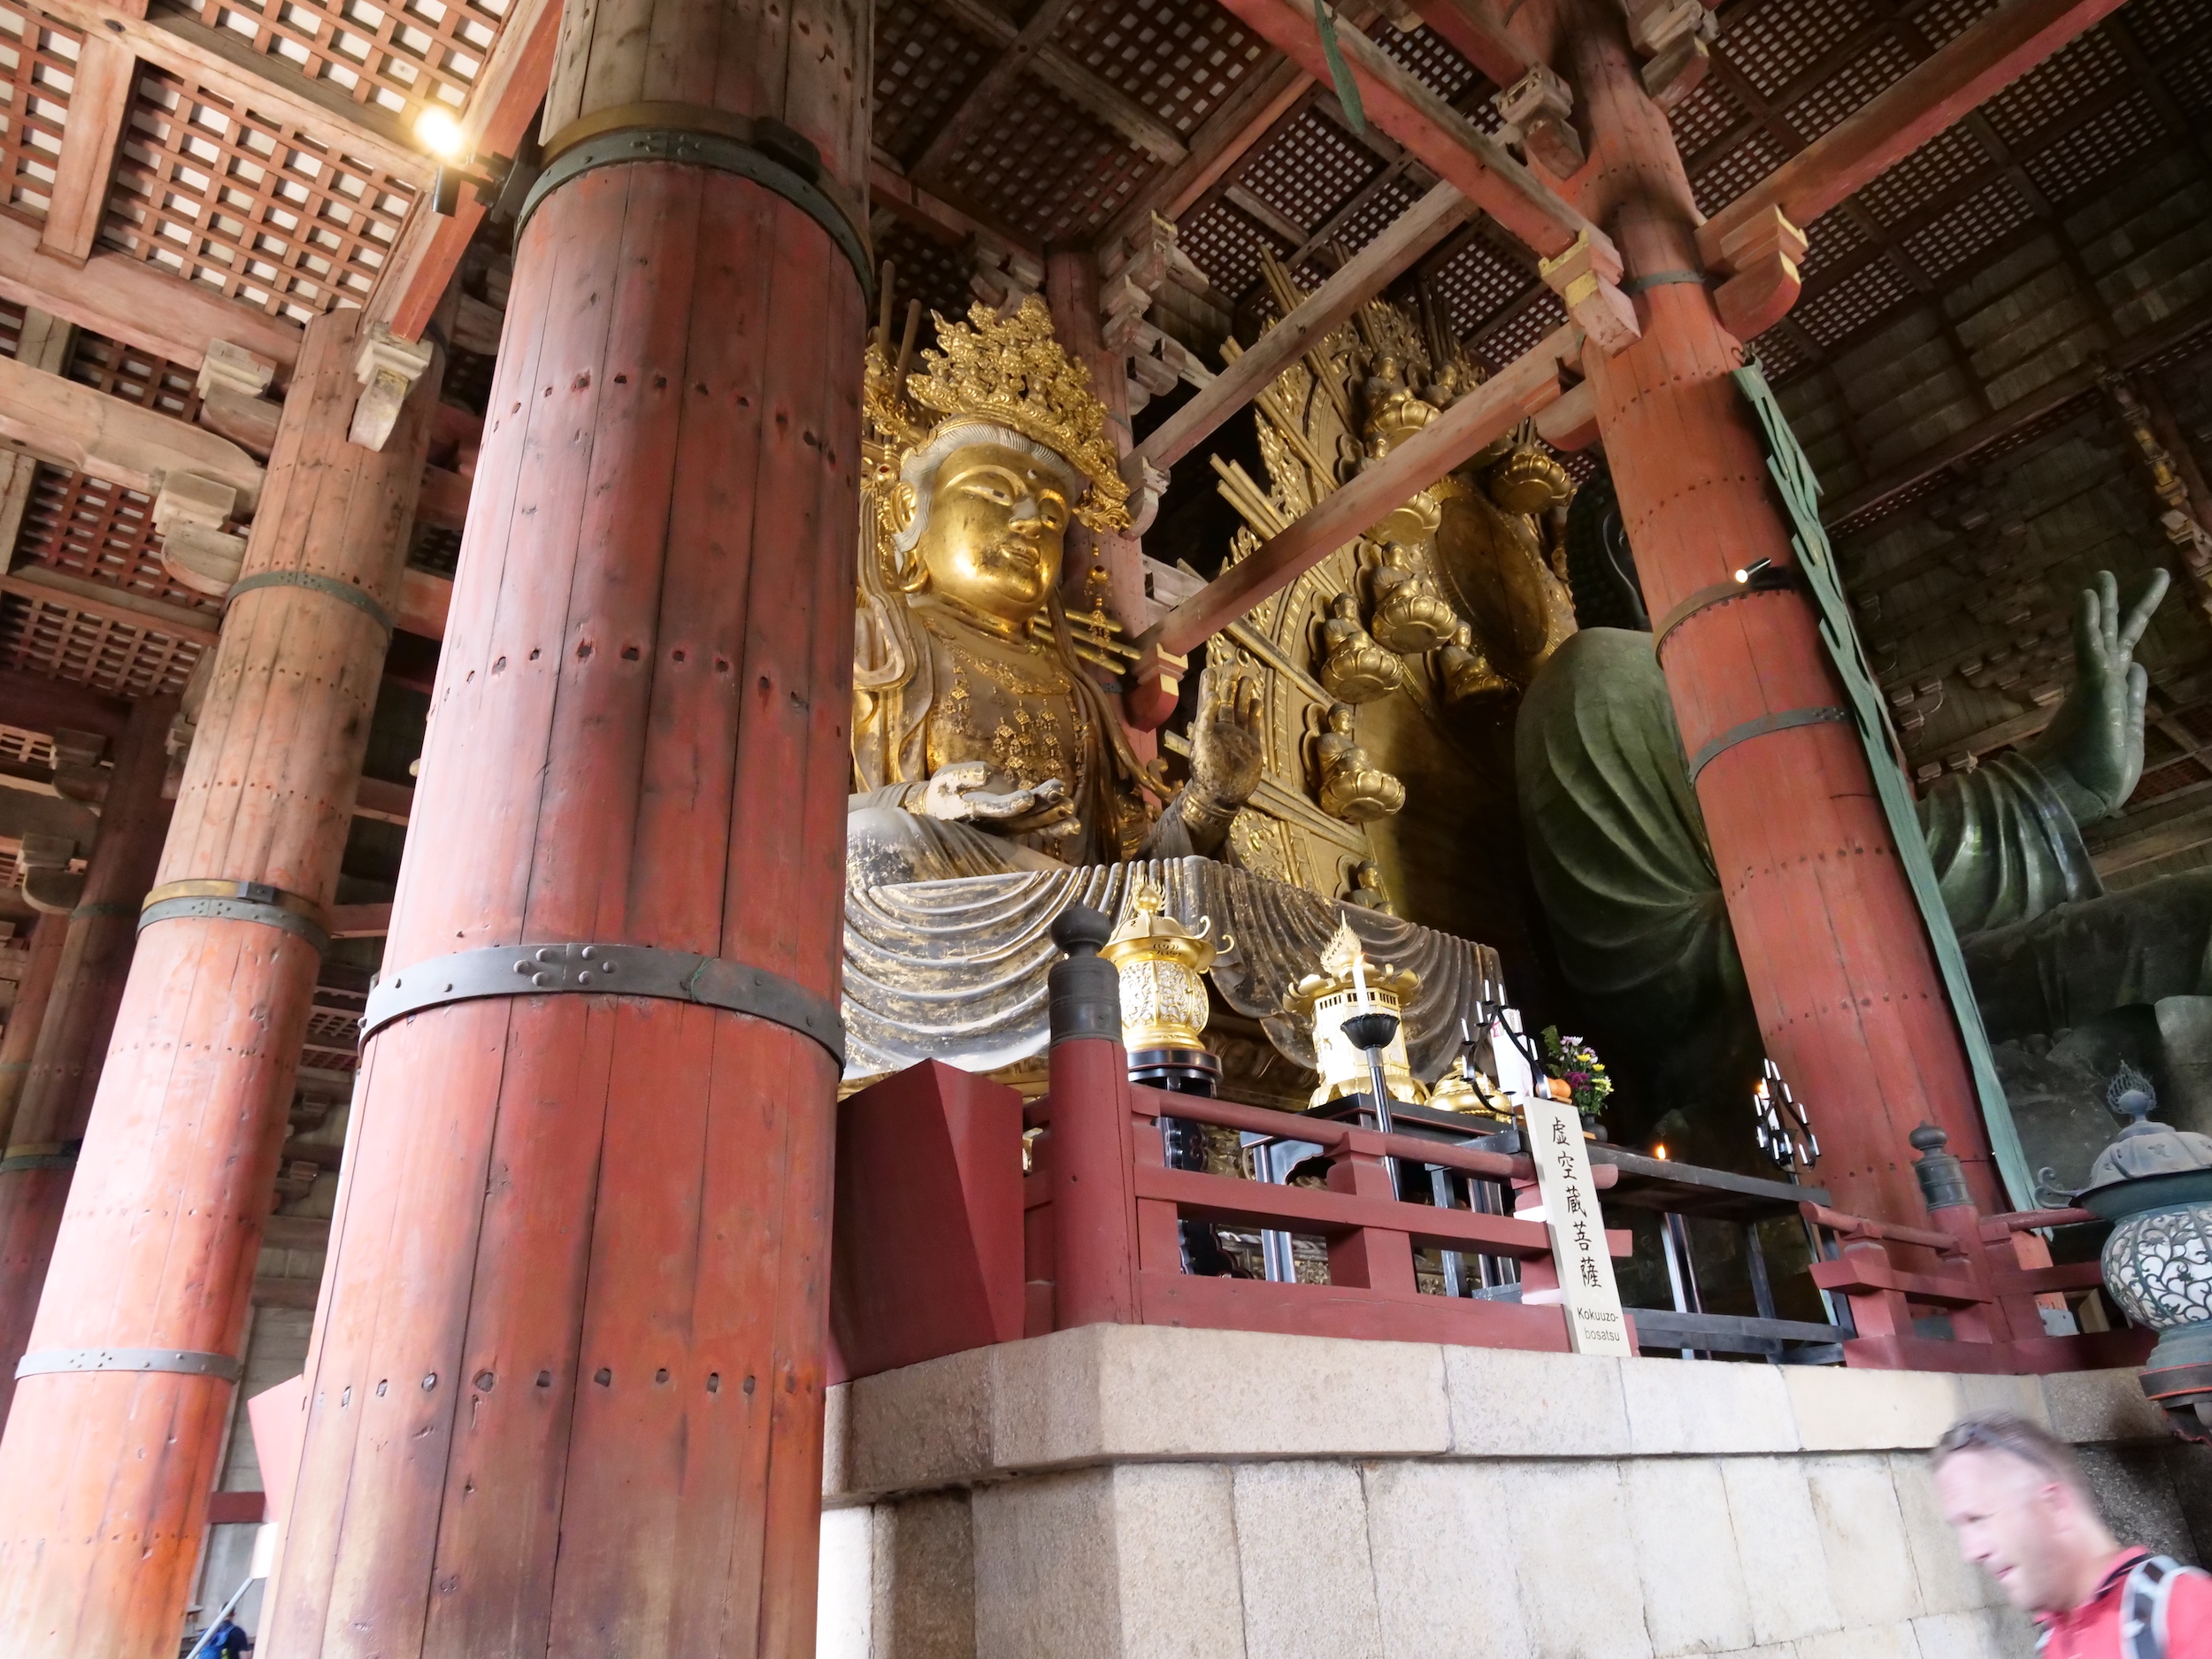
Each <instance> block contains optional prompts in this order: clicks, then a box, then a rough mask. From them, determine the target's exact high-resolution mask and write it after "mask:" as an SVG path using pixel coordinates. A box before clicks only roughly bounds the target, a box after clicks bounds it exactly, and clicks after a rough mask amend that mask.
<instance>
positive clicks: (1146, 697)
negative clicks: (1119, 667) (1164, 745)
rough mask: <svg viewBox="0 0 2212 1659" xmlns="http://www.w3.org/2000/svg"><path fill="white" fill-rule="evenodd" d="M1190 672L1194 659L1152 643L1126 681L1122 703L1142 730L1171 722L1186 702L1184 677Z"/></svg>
mask: <svg viewBox="0 0 2212 1659" xmlns="http://www.w3.org/2000/svg"><path fill="white" fill-rule="evenodd" d="M1188 672H1190V658H1189V657H1182V656H1179V655H1177V654H1176V653H1175V652H1173V651H1170V650H1165V649H1162V648H1161V646H1160V644H1159V643H1158V641H1152V642H1150V643H1148V644H1147V645H1146V646H1145V648H1144V650H1143V652H1142V653H1141V655H1140V656H1139V657H1138V658H1137V660H1136V661H1135V662H1134V663H1132V664H1130V665H1129V673H1128V676H1127V678H1126V679H1125V680H1124V681H1123V684H1122V692H1121V703H1122V708H1123V710H1125V712H1126V713H1127V714H1128V716H1129V724H1130V725H1132V726H1135V727H1136V728H1137V729H1138V730H1139V731H1140V732H1156V731H1158V730H1159V729H1160V728H1161V727H1162V726H1164V725H1166V724H1167V718H1168V716H1170V715H1171V714H1173V713H1174V712H1175V705H1176V704H1177V703H1179V702H1180V701H1182V696H1183V676H1184V675H1185V674H1187V673H1188Z"/></svg>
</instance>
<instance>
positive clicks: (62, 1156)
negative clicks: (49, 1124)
mask: <svg viewBox="0 0 2212 1659" xmlns="http://www.w3.org/2000/svg"><path fill="white" fill-rule="evenodd" d="M83 1148H84V1142H83V1141H81V1140H80V1141H17V1142H16V1143H15V1145H13V1146H12V1147H10V1148H8V1149H7V1150H6V1151H5V1152H4V1153H0V1175H13V1174H15V1173H17V1172H18V1171H22V1170H73V1169H75V1168H76V1167H77V1154H78V1153H79V1152H80V1151H81V1150H82V1149H83Z"/></svg>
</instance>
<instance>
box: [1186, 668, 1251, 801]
mask: <svg viewBox="0 0 2212 1659" xmlns="http://www.w3.org/2000/svg"><path fill="white" fill-rule="evenodd" d="M1262 761H1263V753H1262V749H1261V743H1260V687H1259V681H1258V680H1257V678H1256V676H1254V675H1250V674H1246V673H1242V672H1230V671H1227V670H1223V669H1217V668H1214V667H1212V666H1210V665H1209V666H1208V668H1207V669H1206V672H1204V673H1203V674H1202V675H1201V676H1200V678H1199V682H1198V713H1197V716H1196V718H1194V719H1193V720H1192V721H1191V732H1190V780H1191V787H1192V788H1193V789H1194V790H1196V791H1197V792H1198V794H1199V795H1202V797H1203V798H1204V799H1205V800H1206V801H1207V802H1209V803H1211V804H1212V805H1214V806H1216V807H1220V808H1225V809H1228V810H1235V809H1236V808H1238V807H1240V806H1242V805H1243V804H1244V803H1246V802H1247V801H1248V800H1250V799H1251V798H1252V792H1253V791H1254V790H1255V789H1256V788H1258V787H1260V770H1261V763H1262Z"/></svg>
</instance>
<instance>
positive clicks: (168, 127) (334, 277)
mask: <svg viewBox="0 0 2212 1659" xmlns="http://www.w3.org/2000/svg"><path fill="white" fill-rule="evenodd" d="M414 197H415V192H414V190H413V188H412V187H411V186H410V185H408V184H407V183H405V182H404V181H403V180H398V179H395V178H393V177H391V176H390V175H388V174H387V173H382V172H380V170H378V169H377V168H376V167H374V166H373V165H368V164H366V163H364V162H360V161H357V160H355V159H353V158H351V157H348V156H346V155H344V154H343V153H342V151H339V150H334V149H332V148H331V147H330V146H328V145H326V144H324V143H322V142H319V141H317V140H315V139H313V138H311V137H309V136H308V135H307V134H304V133H301V132H298V131H296V130H294V129H292V128H288V127H285V126H283V125H282V124H281V123H280V122H278V121H275V120H273V119H269V118H267V117H265V116H262V115H259V114H257V113H255V112H254V111H252V110H250V109H239V108H235V107H234V106H232V105H231V104H229V103H227V101H225V100H223V99H220V98H218V97H216V96H214V95H213V94H211V93H209V92H208V91H206V90H205V89H204V88H195V87H191V86H188V85H187V84H186V83H185V82H183V81H180V80H179V79H178V78H177V77H175V76H173V75H171V74H168V73H165V72H164V71H160V70H157V69H152V68H150V67H149V66H147V65H140V66H139V81H138V90H137V95H136V96H135V97H134V99H133V101H132V105H131V118H130V123H129V125H128V127H127V128H126V129H125V133H124V142H123V146H122V153H121V155H120V156H119V157H118V160H117V163H116V169H115V182H114V185H113V188H111V190H110V192H109V196H108V206H107V213H106V217H105V218H104V219H103V220H102V222H101V226H100V241H101V242H102V243H103V244H104V246H106V247H109V248H112V249H114V250H117V251H119V252H122V253H127V254H129V255H130V256H131V257H134V258H137V259H142V260H145V261H146V262H147V263H148V264H150V265H157V266H159V267H160V268H162V269H164V270H166V271H169V272H172V273H174V274H176V275H178V276H181V277H185V278H188V279H189V280H192V281H195V282H205V283H208V284H210V285H211V286H212V287H215V288H220V289H221V290H222V291H223V292H224V293H225V294H226V295H228V296H231V297H232V298H234V299H237V300H240V301H242V302H244V303H247V304H250V305H253V306H256V307H257V308H258V309H259V310H261V311H267V312H270V313H272V314H274V315H277V316H281V317H288V318H290V319H292V320H294V321H296V322H300V323H304V322H306V321H307V319H309V318H311V317H313V316H316V315H318V314H319V313H320V312H323V311H329V310H330V309H331V308H332V307H333V306H334V305H337V304H338V303H340V302H342V301H348V302H351V303H360V302H361V301H363V300H365V299H366V298H367V296H368V293H369V290H370V288H373V286H374V284H375V281H376V277H377V273H378V272H379V271H380V270H381V269H382V268H383V265H384V261H385V259H386V258H387V257H388V255H389V253H390V251H391V248H392V244H393V242H395V241H396V239H397V237H398V235H399V227H400V223H401V221H402V220H403V219H405V217H406V215H407V211H408V209H409V207H410V206H411V205H412V204H413V202H414Z"/></svg>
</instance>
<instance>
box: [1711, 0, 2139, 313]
mask: <svg viewBox="0 0 2212 1659" xmlns="http://www.w3.org/2000/svg"><path fill="white" fill-rule="evenodd" d="M2119 8H2120V0H2008V4H2005V5H2003V6H2001V7H2000V8H1999V9H1998V10H1997V11H1995V12H1991V13H1990V14H1989V15H1988V16H1987V17H1985V18H1984V19H1981V21H1979V22H1978V23H1977V24H1975V25H1974V26H1973V27H1971V28H1970V29H1968V30H1967V31H1966V33H1965V34H1963V35H1960V36H1959V37H1958V38H1957V39H1956V40H1955V41H1953V42H1951V43H1950V44H1949V45H1948V46H1946V47H1945V48H1944V49H1943V50H1941V51H1939V52H1938V53H1936V55H1935V56H1934V57H1932V58H1929V59H1928V60H1927V61H1926V62H1925V63H1923V64H1921V65H1918V66H1916V68H1915V69H1913V71H1912V72H1911V73H1909V74H1907V75H1906V76H1905V77H1904V78H1903V79H1902V80H1901V81H1897V82H1895V83H1894V84H1893V85H1892V86H1891V87H1890V88H1888V89H1887V90H1886V91H1884V92H1882V93H1881V94H1879V95H1878V96H1876V97H1874V98H1872V99H1870V101H1869V102H1867V103H1866V104H1863V105H1862V106H1861V107H1860V108H1859V109H1858V110H1857V111H1855V113H1853V114H1852V115H1851V116H1849V117H1848V118H1847V119H1845V120H1843V121H1840V122H1839V123H1838V124H1837V125H1836V126H1834V127H1830V128H1829V129H1828V130H1827V131H1826V132H1825V133H1824V134H1821V135H1820V137H1819V138H1817V139H1816V140H1815V141H1814V142H1812V143H1811V144H1809V145H1808V146H1807V147H1806V148H1805V149H1803V150H1800V151H1799V152H1798V153H1797V154H1796V155H1794V156H1793V157H1790V159H1789V160H1787V161H1786V162H1784V163H1783V164H1782V165H1780V166H1778V167H1777V168H1776V169H1775V170H1774V171H1773V172H1772V173H1769V174H1768V175H1767V176H1766V177H1765V178H1764V179H1763V180H1760V182H1759V183H1757V184H1755V185H1754V186H1752V188H1750V189H1748V190H1746V191H1745V192H1744V193H1743V194H1742V195H1741V196H1738V197H1737V198H1736V199H1735V200H1734V201H1733V202H1731V203H1730V204H1728V205H1727V206H1726V207H1724V208H1723V209H1722V210H1721V211H1719V212H1717V213H1716V214H1714V215H1713V217H1712V218H1710V219H1707V220H1706V221H1705V223H1704V224H1703V225H1701V226H1700V227H1698V232H1697V249H1698V252H1699V254H1700V255H1701V256H1702V257H1703V258H1704V260H1705V263H1706V265H1707V266H1708V267H1709V268H1711V269H1719V270H1725V269H1729V268H1732V267H1731V266H1730V264H1729V260H1728V250H1727V243H1728V242H1729V241H1730V240H1731V238H1732V237H1733V236H1734V234H1735V233H1736V232H1737V231H1738V230H1740V228H1742V227H1745V226H1747V225H1749V224H1751V223H1752V222H1753V221H1754V220H1755V219H1757V218H1758V217H1759V216H1760V215H1761V214H1762V213H1763V212H1765V211H1767V210H1769V209H1770V208H1779V209H1780V210H1781V211H1782V213H1783V216H1784V217H1785V218H1786V219H1789V221H1790V222H1791V223H1792V224H1793V225H1796V226H1799V227H1805V226H1809V225H1810V224H1811V223H1812V222H1813V221H1814V220H1815V219H1818V218H1819V217H1820V216H1821V215H1822V214H1823V213H1825V212H1826V211H1828V210H1829V209H1830V208H1832V207H1834V206H1835V205H1836V204H1838V203H1839V202H1841V201H1843V200H1844V198H1845V197H1847V196H1850V195H1851V194H1852V193H1853V192H1854V191H1855V190H1857V189H1859V188H1862V187H1863V186H1864V185H1867V184H1869V183H1871V182H1872V181H1873V180H1875V179H1877V178H1878V177H1879V176H1880V175H1881V174H1882V173H1884V172H1885V171H1886V170H1887V169H1888V168H1890V167H1891V166H1893V165H1895V164H1896V163H1898V162H1900V161H1901V160H1903V159H1904V158H1905V157H1907V156H1909V155H1910V154H1911V153H1912V152H1913V151H1914V150H1917V149H1919V148H1920V146H1921V145H1923V144H1924V143H1926V142H1928V141H1929V140H1930V139H1932V138H1933V137H1934V136H1935V135H1936V134H1938V133H1940V132H1941V131H1943V129H1944V128H1946V127H1949V126H1950V125H1951V124H1952V123H1953V122H1954V121H1956V120H1957V119H1959V118H1960V117H1961V116H1962V115H1965V114H1967V113H1969V112H1970V111H1973V110H1975V109H1977V108H1978V107H1979V106H1980V105H1981V104H1984V103H1985V102H1986V101H1987V100H1988V99H1990V98H1992V97H1993V96H1996V95H1997V94H1998V93H1999V92H2001V91H2003V90H2004V88H2007V87H2008V86H2010V85H2011V84H2012V83H2013V82H2014V81H2017V80H2018V79H2019V78H2020V77H2021V76H2022V75H2024V74H2025V73H2028V71H2029V70H2031V69H2032V68H2034V67H2035V66H2036V65H2038V64H2039V63H2041V62H2043V60H2044V59H2045V58H2048V57H2050V56H2051V55H2052V54H2053V53H2054V52H2055V51H2057V50H2059V49H2060V48H2061V47H2062V46H2064V45H2066V44H2067V43H2068V42H2070V41H2072V40H2074V39H2075V38H2076V37H2077V36H2078V35H2082V34H2084V33H2085V32H2086V31H2087V30H2089V29H2091V28H2093V27H2095V26H2096V25H2097V24H2098V23H2100V22H2101V21H2102V20H2103V19H2105V18H2106V17H2107V16H2108V14H2110V13H2111V12H2116V11H2118V10H2119Z"/></svg>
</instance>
